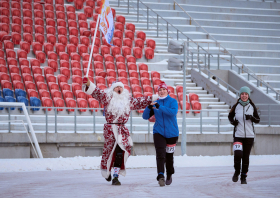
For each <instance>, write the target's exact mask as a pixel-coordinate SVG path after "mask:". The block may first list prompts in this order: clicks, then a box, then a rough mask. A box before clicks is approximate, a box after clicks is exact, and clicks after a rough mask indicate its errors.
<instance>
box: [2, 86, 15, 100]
mask: <svg viewBox="0 0 280 198" xmlns="http://www.w3.org/2000/svg"><path fill="white" fill-rule="evenodd" d="M6 96H11V97H14V92H13V91H12V90H11V89H9V88H3V97H4V98H5V97H6Z"/></svg>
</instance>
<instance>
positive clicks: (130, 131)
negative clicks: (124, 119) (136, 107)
mask: <svg viewBox="0 0 280 198" xmlns="http://www.w3.org/2000/svg"><path fill="white" fill-rule="evenodd" d="M130 133H133V131H132V111H131V112H130Z"/></svg>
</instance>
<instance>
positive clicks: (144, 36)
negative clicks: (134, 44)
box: [136, 31, 146, 41]
mask: <svg viewBox="0 0 280 198" xmlns="http://www.w3.org/2000/svg"><path fill="white" fill-rule="evenodd" d="M136 37H137V38H140V39H142V40H143V41H145V40H146V34H145V32H143V31H136Z"/></svg>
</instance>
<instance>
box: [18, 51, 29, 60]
mask: <svg viewBox="0 0 280 198" xmlns="http://www.w3.org/2000/svg"><path fill="white" fill-rule="evenodd" d="M17 57H18V58H27V52H26V51H25V50H22V49H19V50H18V51H17Z"/></svg>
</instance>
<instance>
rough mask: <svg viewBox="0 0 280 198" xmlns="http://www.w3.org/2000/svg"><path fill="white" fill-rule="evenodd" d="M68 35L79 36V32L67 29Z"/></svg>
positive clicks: (71, 28)
mask: <svg viewBox="0 0 280 198" xmlns="http://www.w3.org/2000/svg"><path fill="white" fill-rule="evenodd" d="M69 35H73V36H79V30H78V29H77V28H75V27H69Z"/></svg>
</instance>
